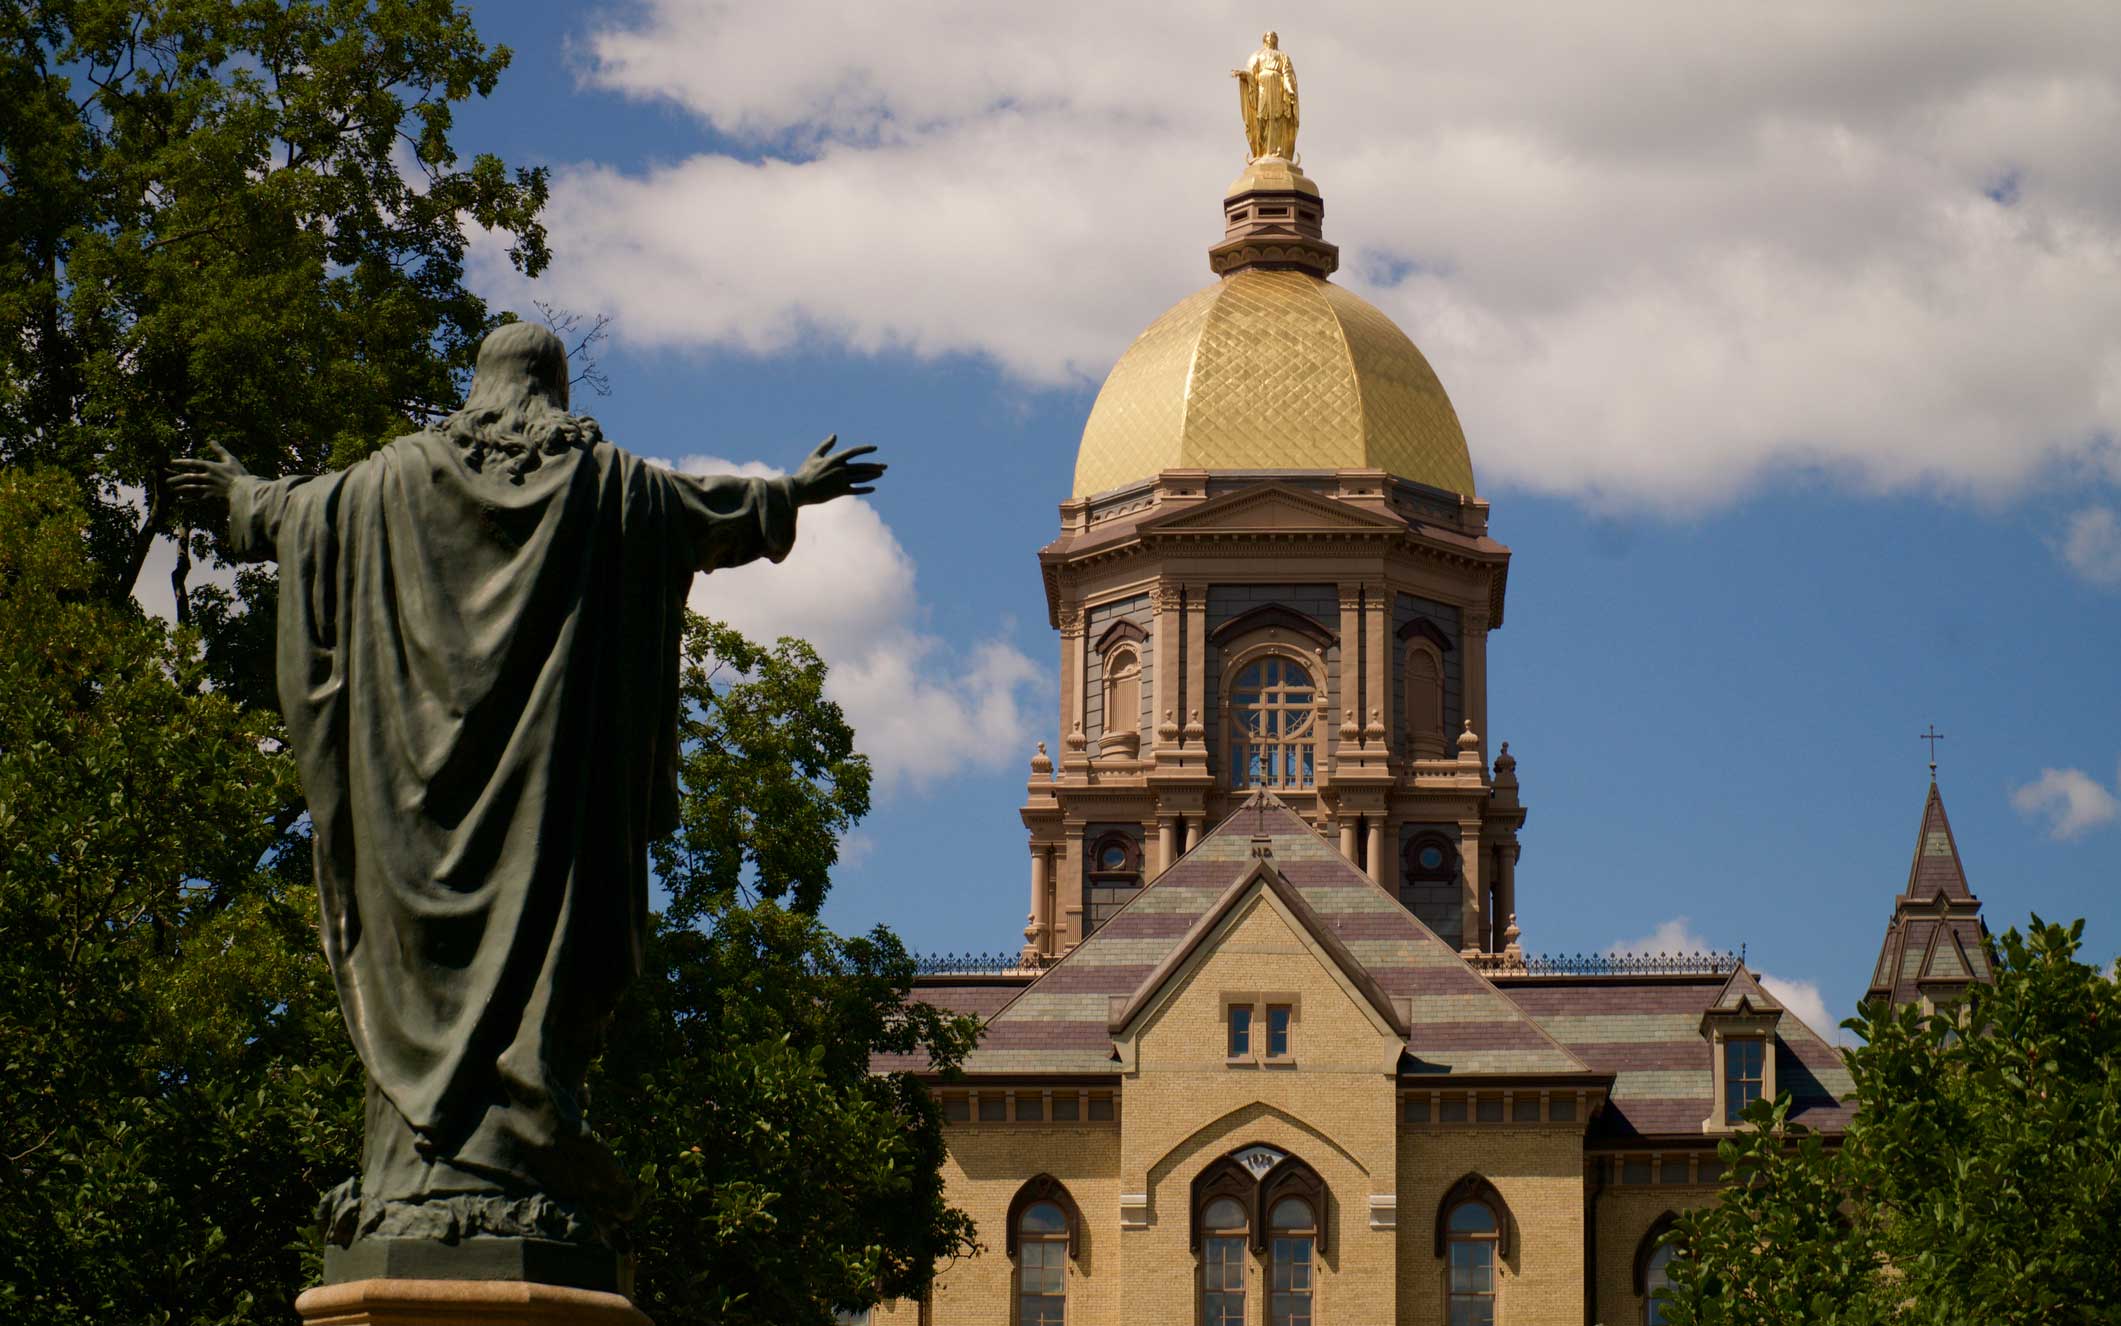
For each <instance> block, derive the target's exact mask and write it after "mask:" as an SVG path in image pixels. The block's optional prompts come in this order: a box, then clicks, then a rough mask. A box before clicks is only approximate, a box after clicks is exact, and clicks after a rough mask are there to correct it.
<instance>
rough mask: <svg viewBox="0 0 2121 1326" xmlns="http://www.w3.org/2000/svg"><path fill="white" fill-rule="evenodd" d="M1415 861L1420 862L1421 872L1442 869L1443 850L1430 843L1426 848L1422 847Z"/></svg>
mask: <svg viewBox="0 0 2121 1326" xmlns="http://www.w3.org/2000/svg"><path fill="white" fill-rule="evenodd" d="M1415 859H1416V860H1418V861H1420V862H1421V868H1422V869H1423V870H1441V869H1443V849H1442V848H1441V847H1438V846H1437V845H1436V844H1434V843H1430V844H1428V845H1427V846H1425V847H1423V848H1422V849H1421V855H1420V856H1419V857H1417V858H1415Z"/></svg>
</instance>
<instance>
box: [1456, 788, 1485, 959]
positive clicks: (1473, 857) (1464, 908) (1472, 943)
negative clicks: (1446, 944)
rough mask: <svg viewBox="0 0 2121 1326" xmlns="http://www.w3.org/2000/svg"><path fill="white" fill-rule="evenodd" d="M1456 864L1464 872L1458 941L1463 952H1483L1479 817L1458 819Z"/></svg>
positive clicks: (1483, 866) (1482, 868) (1483, 929)
mask: <svg viewBox="0 0 2121 1326" xmlns="http://www.w3.org/2000/svg"><path fill="white" fill-rule="evenodd" d="M1458 863H1459V869H1460V870H1461V871H1463V872H1464V874H1465V894H1464V896H1463V897H1462V898H1461V899H1460V903H1459V905H1460V909H1461V911H1460V916H1461V920H1460V923H1459V932H1460V938H1459V944H1460V947H1461V949H1462V950H1465V951H1484V950H1485V949H1486V948H1487V946H1488V941H1487V934H1488V887H1487V885H1488V882H1487V880H1486V878H1484V874H1485V871H1484V868H1485V867H1486V865H1487V856H1486V853H1484V852H1482V851H1481V850H1480V821H1479V820H1460V821H1459V822H1458Z"/></svg>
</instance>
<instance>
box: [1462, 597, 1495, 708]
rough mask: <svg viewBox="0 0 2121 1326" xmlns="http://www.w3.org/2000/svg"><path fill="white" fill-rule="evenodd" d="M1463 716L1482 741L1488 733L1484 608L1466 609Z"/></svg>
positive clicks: (1486, 617)
mask: <svg viewBox="0 0 2121 1326" xmlns="http://www.w3.org/2000/svg"><path fill="white" fill-rule="evenodd" d="M1464 644H1465V651H1466V656H1465V665H1464V666H1465V678H1464V680H1465V706H1466V713H1465V716H1466V717H1467V718H1469V719H1471V720H1472V721H1473V730H1474V731H1475V732H1478V733H1479V734H1480V735H1481V739H1482V740H1486V739H1487V738H1488V736H1489V732H1488V610H1487V609H1486V608H1484V607H1483V608H1479V609H1468V610H1467V612H1466V615H1465V641H1464Z"/></svg>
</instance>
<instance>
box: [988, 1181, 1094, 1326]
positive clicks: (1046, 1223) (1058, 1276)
mask: <svg viewBox="0 0 2121 1326" xmlns="http://www.w3.org/2000/svg"><path fill="white" fill-rule="evenodd" d="M1082 1224H1083V1217H1082V1212H1081V1211H1079V1210H1077V1209H1076V1206H1075V1198H1074V1197H1073V1196H1071V1195H1070V1194H1069V1192H1068V1189H1067V1187H1066V1185H1064V1184H1063V1183H1062V1182H1061V1181H1060V1180H1059V1179H1056V1178H1054V1177H1053V1176H1052V1175H1051V1174H1040V1175H1038V1176H1036V1177H1035V1178H1032V1179H1030V1180H1029V1181H1028V1182H1026V1183H1025V1184H1024V1186H1023V1187H1021V1188H1019V1189H1017V1190H1016V1196H1015V1198H1013V1199H1012V1200H1011V1201H1010V1203H1009V1223H1008V1225H1007V1229H1008V1239H1007V1243H1008V1253H1009V1256H1010V1258H1011V1259H1012V1260H1013V1261H1015V1263H1016V1322H1017V1326H1064V1323H1065V1322H1066V1320H1067V1310H1068V1263H1069V1262H1070V1261H1072V1260H1074V1258H1075V1257H1076V1256H1077V1255H1078V1254H1079V1252H1080V1251H1081V1246H1082V1245H1081V1239H1082Z"/></svg>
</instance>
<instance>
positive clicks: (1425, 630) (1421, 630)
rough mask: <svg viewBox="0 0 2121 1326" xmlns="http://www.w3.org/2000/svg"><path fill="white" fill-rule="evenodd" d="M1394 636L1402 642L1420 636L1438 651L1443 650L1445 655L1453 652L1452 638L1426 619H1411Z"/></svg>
mask: <svg viewBox="0 0 2121 1326" xmlns="http://www.w3.org/2000/svg"><path fill="white" fill-rule="evenodd" d="M1394 634H1395V635H1397V636H1398V637H1399V638H1400V639H1401V640H1412V639H1413V638H1414V637H1415V636H1417V635H1418V636H1420V637H1421V638H1422V639H1424V640H1426V641H1428V642H1429V643H1430V644H1432V645H1435V646H1436V647H1437V648H1438V649H1441V650H1442V651H1443V652H1444V653H1446V654H1448V653H1450V652H1451V637H1449V636H1447V635H1445V634H1444V633H1443V631H1442V630H1441V629H1440V628H1439V627H1438V626H1437V625H1436V623H1435V622H1432V621H1430V620H1429V619H1428V618H1426V617H1412V618H1409V619H1408V620H1407V623H1406V625H1404V626H1402V627H1400V628H1399V630H1397V631H1396V632H1394Z"/></svg>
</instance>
